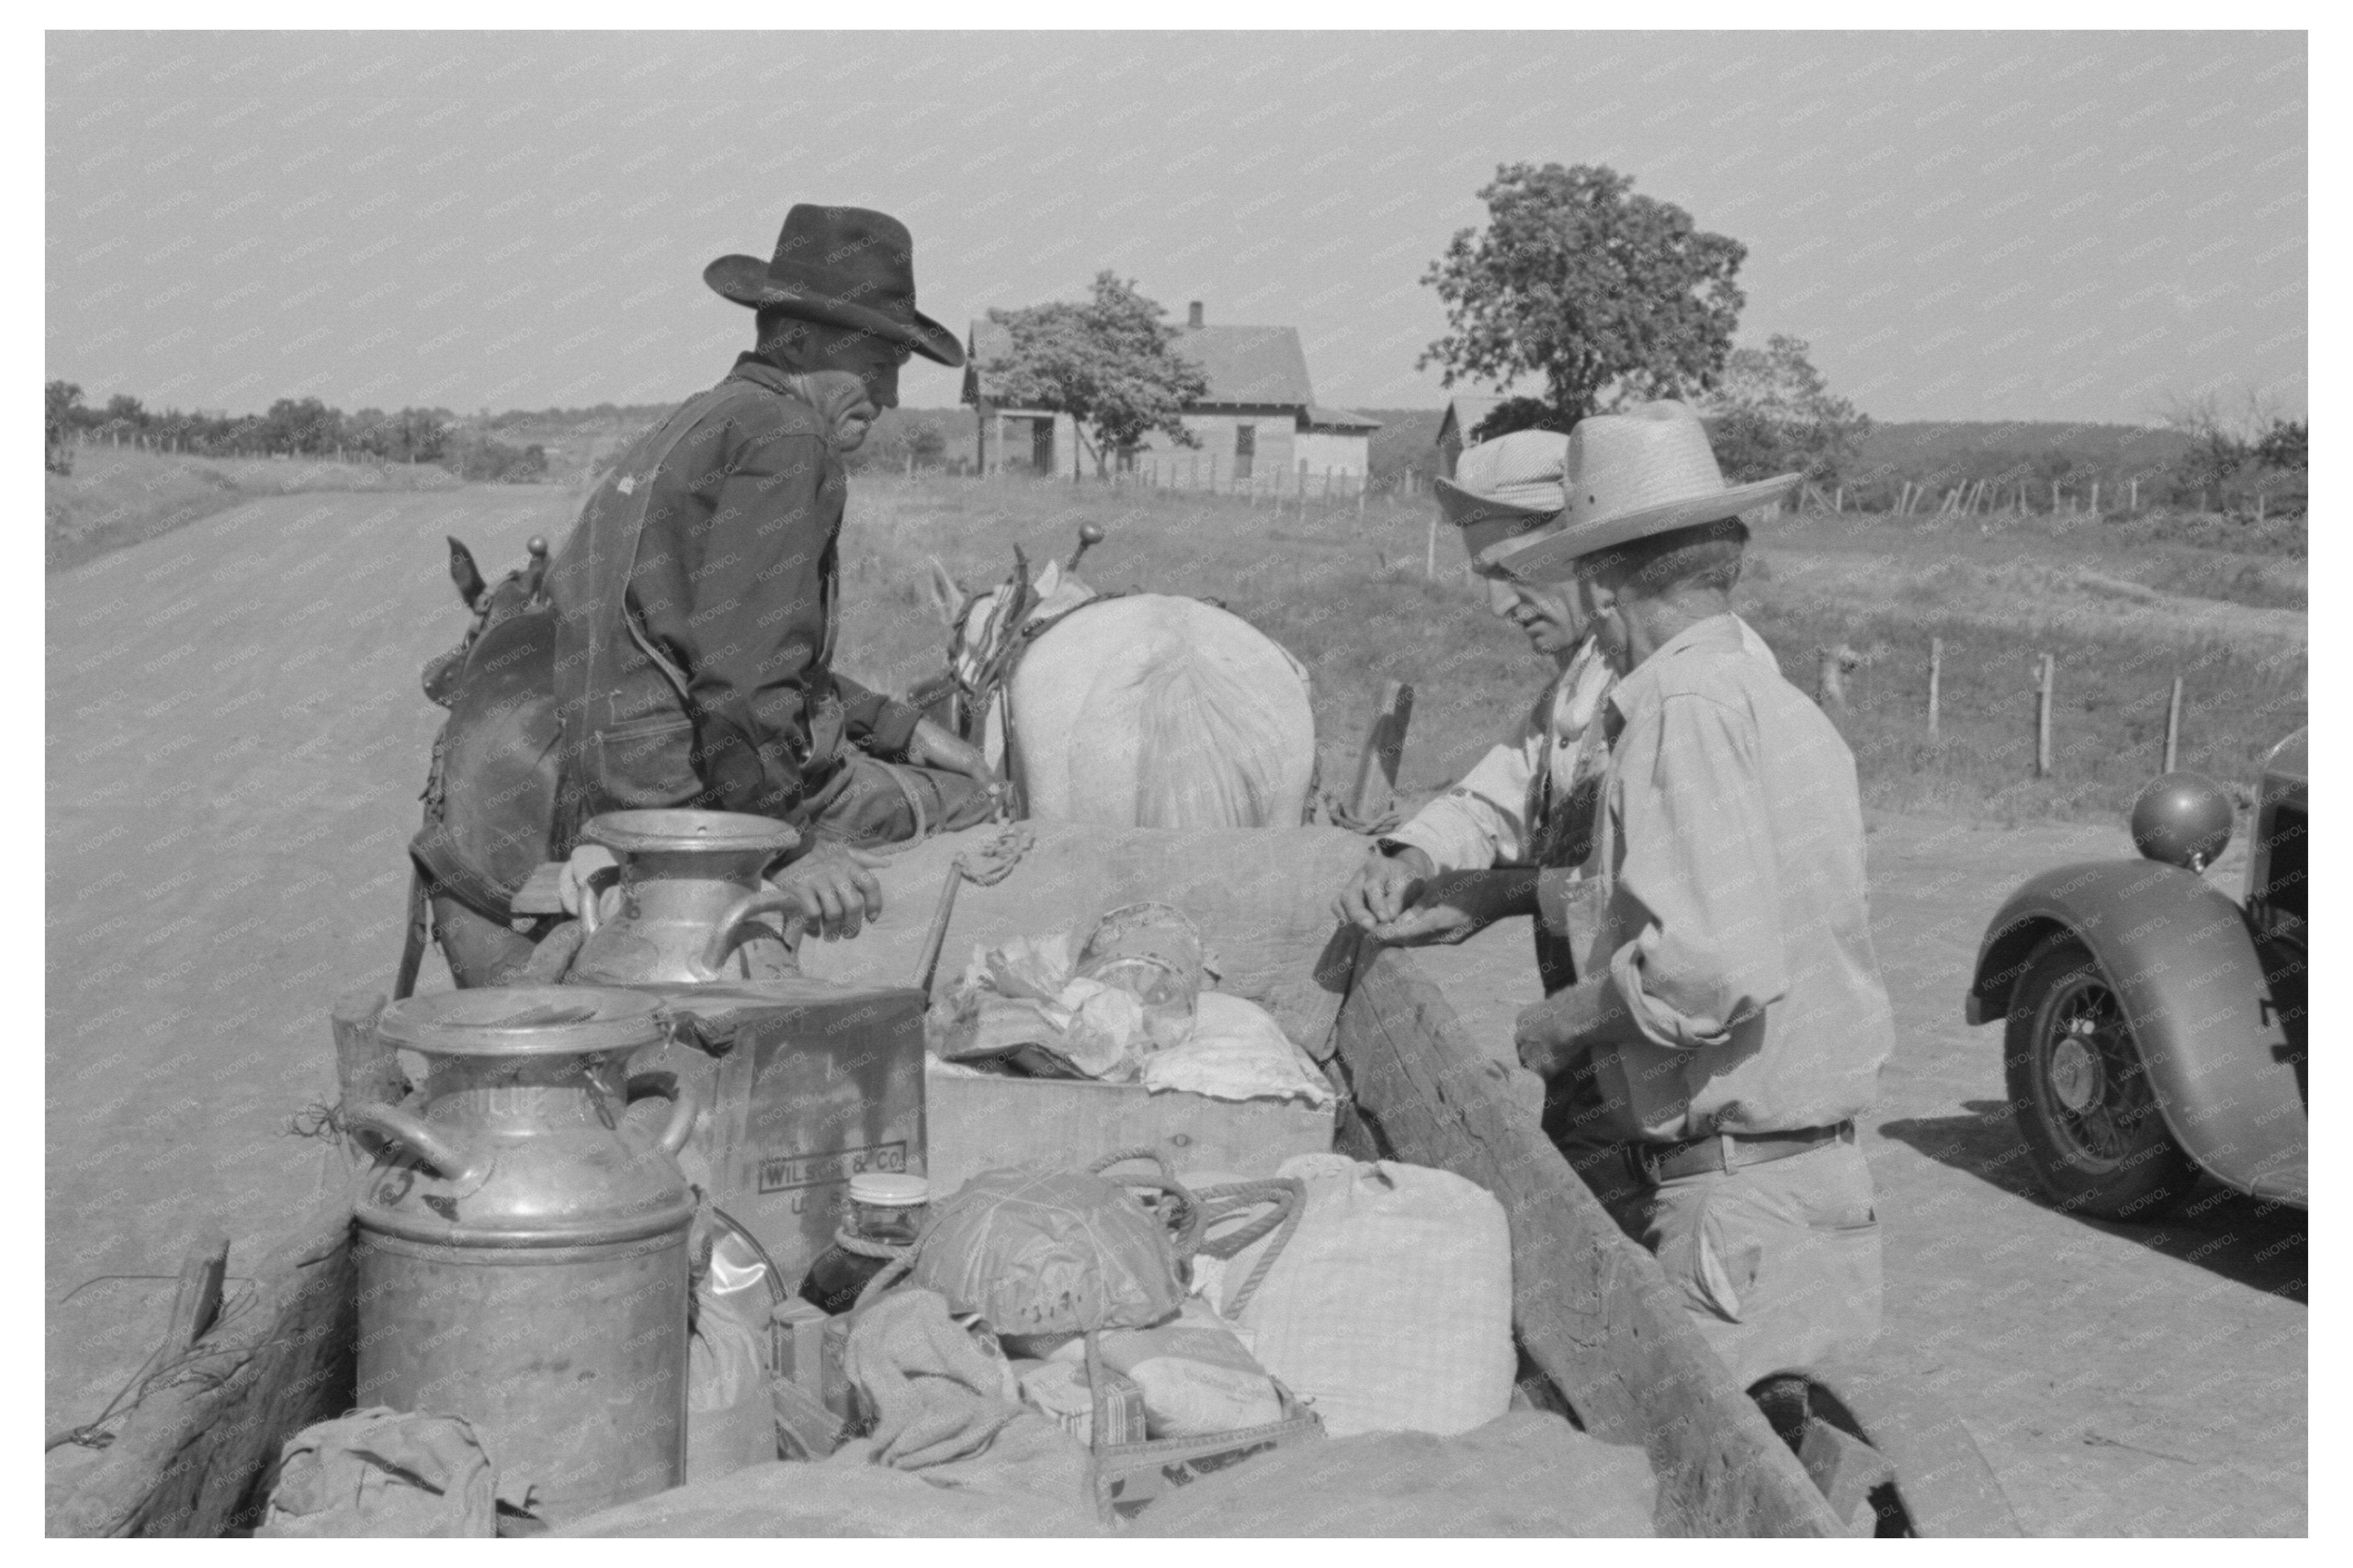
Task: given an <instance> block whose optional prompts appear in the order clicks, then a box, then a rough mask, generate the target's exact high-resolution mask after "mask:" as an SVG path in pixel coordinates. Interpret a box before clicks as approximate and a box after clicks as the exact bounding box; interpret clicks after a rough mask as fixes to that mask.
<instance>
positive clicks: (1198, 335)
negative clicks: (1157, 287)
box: [963, 300, 1380, 492]
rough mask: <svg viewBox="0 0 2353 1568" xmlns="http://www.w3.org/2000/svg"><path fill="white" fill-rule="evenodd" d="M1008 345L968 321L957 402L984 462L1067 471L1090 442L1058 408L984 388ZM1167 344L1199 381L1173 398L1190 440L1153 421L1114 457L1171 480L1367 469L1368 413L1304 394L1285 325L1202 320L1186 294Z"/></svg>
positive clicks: (1345, 480) (1255, 481)
mask: <svg viewBox="0 0 2353 1568" xmlns="http://www.w3.org/2000/svg"><path fill="white" fill-rule="evenodd" d="M1011 346H1012V340H1011V337H1010V334H1008V333H1007V332H1006V330H1005V329H1004V328H1003V327H1001V326H998V325H997V323H994V322H990V321H987V320H985V319H984V320H981V321H976V322H975V323H972V330H971V334H970V336H969V338H968V339H967V341H966V344H965V347H966V357H965V373H964V394H963V401H965V402H966V403H969V404H971V405H972V406H973V412H974V415H975V418H976V426H977V429H976V443H977V444H976V452H977V456H978V459H979V466H980V470H981V471H982V472H984V473H996V472H1005V471H1024V472H1036V473H1041V474H1054V475H1058V476H1065V477H1076V476H1078V475H1080V474H1082V473H1087V472H1092V471H1093V468H1094V464H1095V458H1096V453H1095V452H1094V450H1093V449H1092V447H1091V446H1088V445H1087V444H1086V442H1085V440H1084V438H1083V432H1082V431H1081V430H1079V429H1078V428H1077V427H1076V425H1075V424H1074V423H1073V421H1072V420H1071V417H1070V416H1069V415H1068V414H1057V413H1053V412H1051V411H1050V410H1047V409H1043V408H1018V407H1015V406H1013V405H1011V404H1008V403H1006V402H1004V401H1002V400H1001V399H999V398H998V397H996V396H995V395H994V389H993V387H992V386H991V384H990V382H991V378H990V377H989V376H988V375H987V372H986V371H985V370H984V369H983V366H986V365H987V363H988V362H989V361H990V360H992V359H995V358H997V357H998V356H1000V355H1004V354H1005V353H1006V352H1007V351H1008V349H1009V348H1010V347H1011ZM1176 352H1177V353H1178V354H1181V355H1185V356H1186V357H1187V358H1188V359H1190V360H1192V361H1193V362H1194V363H1195V364H1196V365H1198V366H1200V367H1201V373H1202V374H1203V375H1204V376H1207V377H1208V383H1209V385H1208V390H1207V391H1206V392H1205V393H1204V394H1203V395H1202V397H1201V398H1200V400H1199V401H1198V402H1196V403H1191V404H1187V406H1186V408H1185V409H1184V413H1183V418H1184V422H1185V428H1186V429H1187V430H1189V431H1191V432H1192V434H1193V439H1194V440H1197V441H1198V442H1199V443H1200V444H1199V445H1198V446H1194V447H1179V446H1177V445H1176V443H1175V442H1173V441H1171V440H1168V439H1167V438H1166V436H1164V435H1161V434H1159V433H1157V432H1155V433H1154V434H1153V435H1152V436H1151V437H1150V438H1148V439H1147V440H1145V444H1144V445H1143V446H1142V447H1140V448H1138V449H1137V450H1134V451H1133V452H1125V453H1122V454H1119V457H1118V460H1117V466H1118V467H1119V468H1120V469H1121V470H1123V471H1130V472H1137V473H1142V474H1144V475H1145V476H1146V477H1148V478H1150V479H1152V480H1153V481H1155V482H1159V483H1163V484H1168V485H1173V486H1176V487H1180V488H1202V489H1219V490H1230V489H1233V488H1235V487H1236V486H1238V485H1243V486H1248V487H1249V488H1250V489H1253V490H1262V491H1283V492H1295V491H1297V490H1298V489H1299V488H1300V487H1301V486H1302V485H1303V484H1304V485H1305V486H1306V487H1307V488H1308V489H1310V490H1311V491H1313V490H1314V489H1315V488H1317V487H1333V486H1336V487H1338V488H1340V489H1343V490H1345V489H1350V488H1355V487H1356V486H1360V485H1362V484H1363V482H1364V477H1365V474H1366V471H1368V470H1369V469H1370V468H1371V450H1372V434H1373V432H1374V431H1375V430H1377V429H1380V421H1379V420H1378V419H1368V418H1366V417H1365V416H1364V415H1362V414H1356V413H1351V412H1350V411H1349V410H1347V409H1345V408H1327V407H1325V406H1324V405H1323V404H1321V403H1318V402H1317V401H1316V400H1315V388H1314V384H1313V383H1312V382H1310V380H1309V379H1308V376H1307V355H1306V354H1305V352H1304V351H1303V350H1302V349H1301V347H1300V344H1299V332H1298V329H1297V328H1295V327H1287V326H1211V325H1208V324H1207V323H1205V322H1204V321H1203V320H1202V310H1201V302H1199V301H1198V300H1196V301H1195V302H1193V304H1192V307H1191V309H1190V311H1189V312H1188V313H1187V322H1186V324H1185V325H1184V326H1182V327H1180V328H1178V329H1177V340H1176Z"/></svg>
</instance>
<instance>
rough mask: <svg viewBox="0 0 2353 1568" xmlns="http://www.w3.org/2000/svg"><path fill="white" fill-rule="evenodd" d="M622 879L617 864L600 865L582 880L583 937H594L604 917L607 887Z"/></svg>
mask: <svg viewBox="0 0 2353 1568" xmlns="http://www.w3.org/2000/svg"><path fill="white" fill-rule="evenodd" d="M620 880H621V868H620V867H619V866H617V865H600V866H598V867H597V868H596V871H595V872H594V873H592V874H589V875H588V876H587V877H586V878H584V879H583V880H582V882H581V884H580V935H581V936H582V937H584V938H586V937H593V936H595V935H596V927H597V926H598V925H599V924H601V923H602V921H603V918H604V916H603V915H602V914H601V913H600V911H601V910H602V908H603V906H604V903H605V889H606V888H607V887H610V886H612V885H615V884H617V883H618V882H619V881H620Z"/></svg>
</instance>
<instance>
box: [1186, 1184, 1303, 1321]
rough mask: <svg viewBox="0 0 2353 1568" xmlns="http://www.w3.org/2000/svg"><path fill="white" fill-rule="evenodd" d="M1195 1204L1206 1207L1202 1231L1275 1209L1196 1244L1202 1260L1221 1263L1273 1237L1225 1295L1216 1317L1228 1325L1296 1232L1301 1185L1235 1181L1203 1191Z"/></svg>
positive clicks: (1247, 1305)
mask: <svg viewBox="0 0 2353 1568" xmlns="http://www.w3.org/2000/svg"><path fill="white" fill-rule="evenodd" d="M1200 1198H1201V1202H1204V1203H1205V1204H1207V1205H1208V1216H1207V1218H1206V1219H1205V1220H1204V1222H1203V1228H1204V1229H1205V1230H1206V1229H1207V1228H1208V1226H1209V1225H1213V1224H1217V1223H1218V1222H1219V1220H1225V1219H1231V1218H1232V1217H1233V1216H1234V1215H1236V1214H1239V1213H1244V1212H1245V1211H1247V1210H1250V1209H1252V1208H1255V1207H1257V1206H1258V1205H1259V1204H1261V1203H1272V1204H1274V1205H1275V1207H1274V1208H1273V1209H1271V1210H1270V1211H1268V1212H1267V1213H1263V1214H1261V1215H1260V1216H1259V1217H1258V1218H1257V1219H1255V1220H1252V1221H1251V1222H1250V1224H1246V1225H1244V1226H1242V1227H1241V1228H1240V1230H1238V1231H1235V1232H1233V1233H1232V1234H1229V1235H1223V1236H1219V1237H1218V1238H1217V1239H1216V1240H1214V1241H1205V1242H1203V1243H1202V1244H1201V1253H1202V1255H1204V1256H1207V1257H1214V1258H1219V1259H1227V1258H1233V1257H1239V1256H1240V1255H1241V1253H1242V1250H1243V1249H1244V1248H1245V1247H1248V1246H1249V1245H1251V1244H1252V1243H1253V1242H1256V1241H1257V1240H1258V1239H1259V1238H1260V1237H1261V1236H1264V1235H1266V1234H1269V1233H1273V1234H1274V1240H1273V1241H1271V1242H1270V1243H1268V1244H1267V1248H1266V1250H1265V1251H1264V1252H1262V1253H1261V1254H1260V1255H1259V1259H1258V1263H1257V1265H1256V1266H1254V1267H1252V1268H1251V1269H1250V1276H1249V1277H1248V1278H1246V1279H1244V1280H1243V1281H1242V1282H1241V1284H1240V1286H1238V1287H1235V1288H1233V1289H1231V1290H1229V1291H1228V1292H1227V1293H1226V1301H1225V1305H1224V1306H1223V1307H1220V1308H1219V1313H1220V1314H1221V1315H1222V1316H1223V1317H1224V1318H1225V1319H1227V1320H1228V1321H1229V1322H1230V1321H1231V1320H1233V1319H1236V1318H1238V1317H1240V1315H1241V1313H1242V1311H1243V1309H1244V1308H1248V1307H1249V1306H1250V1298H1251V1297H1253V1296H1255V1295H1257V1294H1258V1287H1260V1286H1261V1285H1262V1284H1264V1283H1265V1282H1266V1277H1267V1274H1268V1273H1269V1272H1270V1271H1271V1269H1272V1268H1273V1267H1274V1261H1275V1259H1277V1258H1279V1257H1281V1256H1282V1249H1283V1248H1284V1247H1286V1246H1289V1245H1291V1238H1292V1236H1293V1234H1294V1233H1296V1232H1297V1231H1298V1229H1299V1221H1300V1217H1301V1216H1302V1214H1303V1213H1305V1211H1306V1207H1307V1183H1305V1182H1304V1181H1300V1180H1299V1179H1298V1178H1296V1177H1293V1176H1281V1177H1273V1178H1270V1179H1268V1180H1266V1181H1236V1182H1234V1183H1232V1184H1231V1185H1229V1186H1225V1187H1207V1188H1204V1189H1202V1191H1201V1193H1200Z"/></svg>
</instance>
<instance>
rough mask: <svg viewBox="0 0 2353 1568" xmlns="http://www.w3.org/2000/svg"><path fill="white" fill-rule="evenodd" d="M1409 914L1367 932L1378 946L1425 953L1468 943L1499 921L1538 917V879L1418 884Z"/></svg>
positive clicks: (1449, 877) (1525, 873)
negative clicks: (1423, 949)
mask: <svg viewBox="0 0 2353 1568" xmlns="http://www.w3.org/2000/svg"><path fill="white" fill-rule="evenodd" d="M1407 898H1408V900H1409V903H1408V906H1407V907H1406V909H1405V911H1404V913H1402V914H1400V915H1399V916H1398V917H1397V918H1396V919H1394V920H1383V921H1380V922H1378V923H1377V924H1376V925H1373V926H1371V927H1366V935H1367V936H1369V937H1371V938H1373V939H1374V940H1375V941H1378V942H1387V943H1388V944H1389V945H1390V946H1391V947H1397V948H1419V947H1428V946H1430V945H1432V944H1447V945H1451V944H1453V943H1456V942H1467V941H1469V940H1470V939H1471V938H1473V937H1475V936H1477V935H1478V934H1479V933H1480V932H1482V931H1483V930H1485V929H1486V928H1487V927H1490V926H1492V925H1493V924H1494V923H1495V922H1496V921H1498V920H1502V919H1505V918H1507V917H1508V916H1514V915H1532V914H1534V913H1535V873H1534V872H1532V871H1529V870H1527V869H1525V867H1515V868H1513V869H1510V870H1505V871H1456V872H1448V873H1445V874H1440V875H1438V876H1432V877H1428V878H1424V879H1421V880H1419V881H1417V882H1415V883H1414V884H1413V885H1412V886H1411V887H1410V888H1409V890H1408V892H1407Z"/></svg>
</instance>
